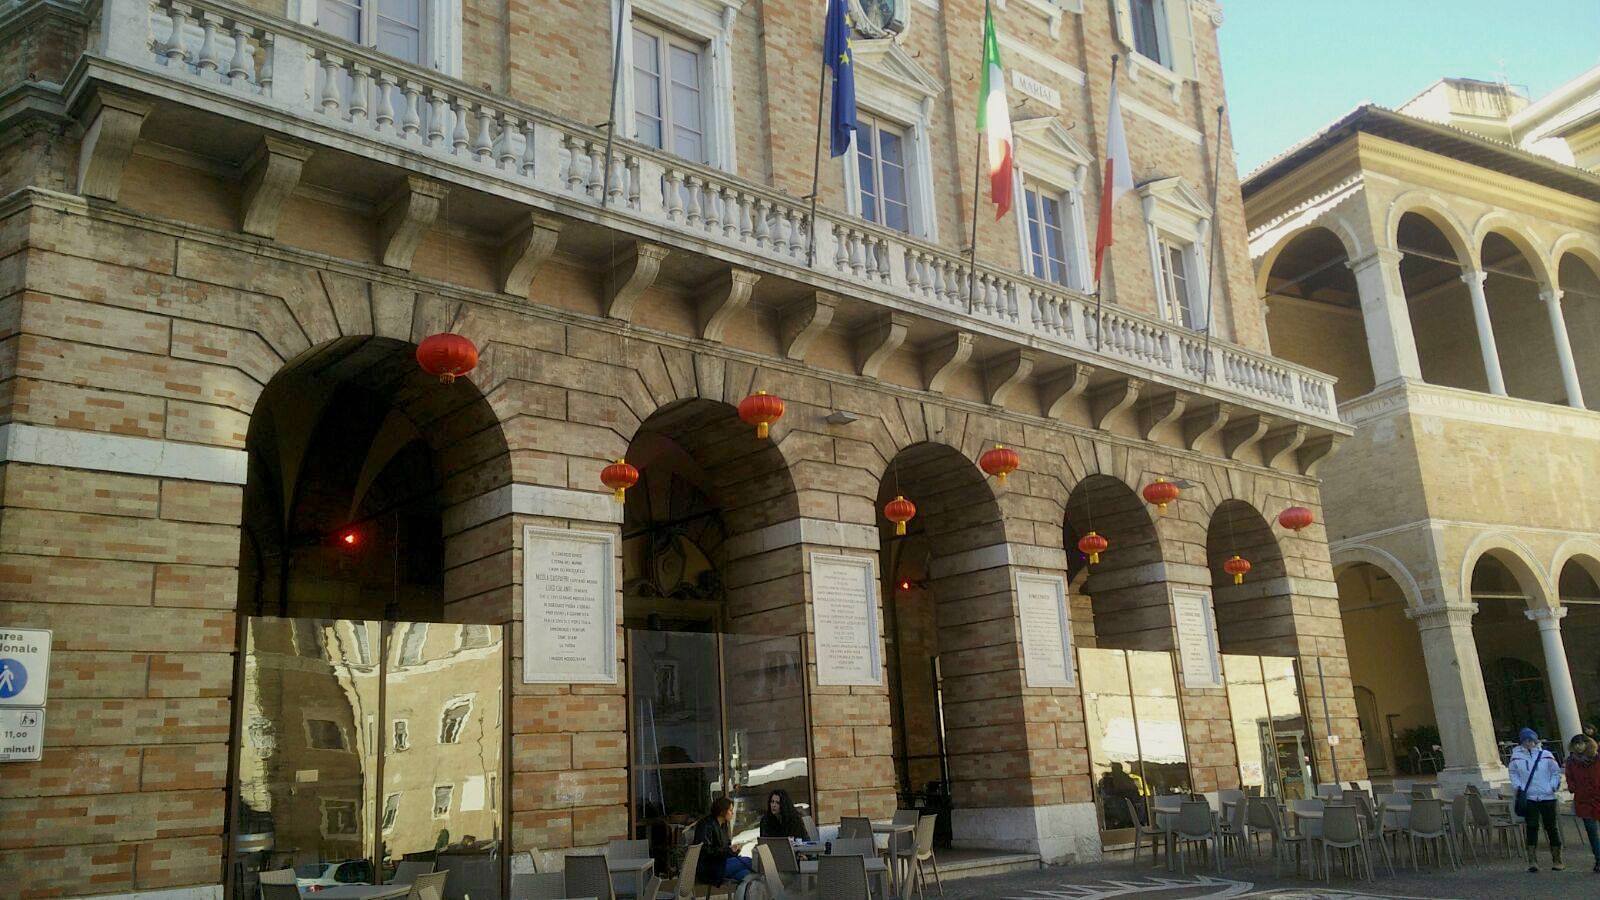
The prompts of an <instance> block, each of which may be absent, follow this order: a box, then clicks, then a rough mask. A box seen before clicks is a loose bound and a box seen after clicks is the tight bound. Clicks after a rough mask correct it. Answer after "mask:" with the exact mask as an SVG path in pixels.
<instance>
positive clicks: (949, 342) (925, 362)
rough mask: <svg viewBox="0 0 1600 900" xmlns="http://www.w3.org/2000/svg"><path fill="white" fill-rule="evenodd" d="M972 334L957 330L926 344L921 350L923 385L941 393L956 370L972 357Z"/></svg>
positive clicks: (936, 392)
mask: <svg viewBox="0 0 1600 900" xmlns="http://www.w3.org/2000/svg"><path fill="white" fill-rule="evenodd" d="M972 343H973V335H972V332H970V331H957V332H956V333H954V334H952V335H950V336H949V337H946V338H942V339H940V340H937V341H935V342H933V343H932V344H930V345H928V347H927V348H926V349H924V350H923V351H922V379H923V382H922V383H923V385H924V386H925V387H927V389H928V390H930V391H932V392H934V393H935V394H939V393H943V392H944V388H945V385H946V384H948V383H949V382H950V378H951V377H952V376H954V375H955V373H956V370H957V369H959V368H961V367H962V366H963V365H965V364H966V362H967V360H968V359H971V358H972Z"/></svg>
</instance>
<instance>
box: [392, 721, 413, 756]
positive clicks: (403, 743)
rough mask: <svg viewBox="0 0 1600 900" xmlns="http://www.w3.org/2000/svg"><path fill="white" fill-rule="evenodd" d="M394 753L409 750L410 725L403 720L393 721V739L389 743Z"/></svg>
mask: <svg viewBox="0 0 1600 900" xmlns="http://www.w3.org/2000/svg"><path fill="white" fill-rule="evenodd" d="M390 743H391V744H392V745H393V749H394V752H396V753H400V752H402V751H405V750H410V749H411V723H410V722H409V721H407V720H405V719H395V720H394V739H393V740H392V741H391V742H390Z"/></svg>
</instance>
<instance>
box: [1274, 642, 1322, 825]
mask: <svg viewBox="0 0 1600 900" xmlns="http://www.w3.org/2000/svg"><path fill="white" fill-rule="evenodd" d="M1261 672H1262V676H1263V680H1264V681H1265V683H1266V688H1267V709H1268V710H1269V711H1270V712H1271V714H1272V732H1273V741H1274V743H1275V745H1276V753H1275V754H1274V755H1275V760H1274V765H1275V768H1276V770H1277V771H1276V773H1275V774H1276V776H1277V779H1278V781H1279V783H1280V784H1281V785H1282V787H1281V790H1282V795H1283V797H1284V799H1288V800H1292V799H1299V798H1304V797H1310V796H1312V795H1314V794H1315V792H1316V783H1317V779H1316V772H1315V769H1314V768H1313V765H1312V763H1313V760H1312V743H1311V734H1310V731H1309V730H1308V729H1307V727H1306V717H1305V705H1304V702H1303V700H1302V698H1301V696H1300V679H1299V677H1298V673H1297V672H1296V668H1295V661H1294V660H1293V659H1290V658H1288V657H1282V656H1263V657H1261Z"/></svg>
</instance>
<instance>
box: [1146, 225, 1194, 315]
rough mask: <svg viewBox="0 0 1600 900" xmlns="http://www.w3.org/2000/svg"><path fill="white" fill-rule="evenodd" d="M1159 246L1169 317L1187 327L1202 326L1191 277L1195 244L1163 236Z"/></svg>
mask: <svg viewBox="0 0 1600 900" xmlns="http://www.w3.org/2000/svg"><path fill="white" fill-rule="evenodd" d="M1157 246H1158V247H1159V249H1160V252H1161V283H1162V285H1163V286H1164V287H1165V289H1166V294H1167V318H1169V319H1170V320H1172V321H1173V322H1176V323H1178V324H1180V325H1182V326H1183V327H1185V328H1193V329H1199V328H1201V327H1202V324H1203V323H1201V322H1200V314H1199V311H1198V310H1196V309H1195V305H1194V296H1193V294H1194V286H1193V285H1192V284H1191V283H1190V277H1189V251H1190V250H1191V248H1192V246H1193V245H1191V244H1179V243H1175V242H1173V241H1169V240H1166V239H1165V238H1163V239H1161V240H1160V241H1159V242H1158V244H1157Z"/></svg>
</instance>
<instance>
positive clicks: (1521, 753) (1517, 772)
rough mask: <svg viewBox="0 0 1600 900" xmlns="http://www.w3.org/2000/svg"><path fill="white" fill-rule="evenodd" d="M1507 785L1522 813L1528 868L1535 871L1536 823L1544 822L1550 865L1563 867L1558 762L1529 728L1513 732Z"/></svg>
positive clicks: (1536, 861) (1537, 849)
mask: <svg viewBox="0 0 1600 900" xmlns="http://www.w3.org/2000/svg"><path fill="white" fill-rule="evenodd" d="M1510 769H1511V786H1512V787H1514V788H1516V789H1517V804H1516V805H1517V814H1518V815H1520V816H1522V818H1523V820H1524V822H1525V825H1524V828H1525V829H1526V830H1525V831H1524V832H1523V840H1524V842H1525V843H1526V844H1527V845H1528V871H1529V872H1537V871H1539V854H1538V851H1539V823H1540V822H1543V823H1544V833H1545V836H1546V837H1548V838H1549V839H1550V868H1551V869H1554V870H1555V871H1557V872H1559V871H1561V870H1562V869H1565V868H1566V867H1567V866H1566V863H1563V862H1562V861H1561V829H1560V828H1559V827H1557V825H1558V823H1557V821H1556V791H1558V790H1560V789H1561V766H1560V765H1559V764H1558V763H1557V762H1556V758H1555V755H1554V754H1552V753H1551V752H1550V751H1548V750H1546V749H1544V745H1543V744H1541V743H1539V734H1538V732H1536V731H1534V730H1533V729H1532V728H1524V729H1522V731H1520V732H1518V733H1517V748H1516V749H1515V750H1512V751H1511V766H1510Z"/></svg>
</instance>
